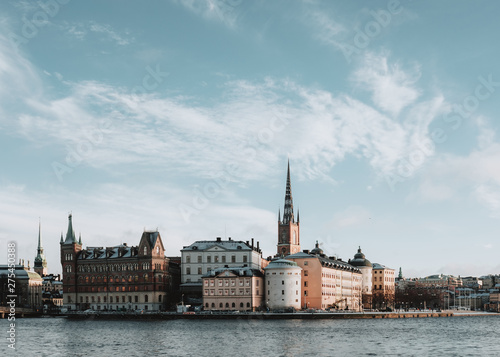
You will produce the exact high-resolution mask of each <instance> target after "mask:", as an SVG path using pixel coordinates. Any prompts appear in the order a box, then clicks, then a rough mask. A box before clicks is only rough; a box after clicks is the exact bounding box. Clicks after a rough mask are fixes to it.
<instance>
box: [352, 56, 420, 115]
mask: <svg viewBox="0 0 500 357" xmlns="http://www.w3.org/2000/svg"><path fill="white" fill-rule="evenodd" d="M363 62H364V63H363V65H362V66H361V67H360V68H359V69H358V70H357V71H355V72H354V74H353V76H352V79H353V81H354V83H355V84H356V85H357V86H358V88H360V89H366V90H368V91H370V92H371V95H372V101H373V103H374V104H375V105H376V106H377V107H378V108H380V109H381V110H383V111H385V112H388V113H389V114H390V115H392V116H395V117H396V116H398V115H399V113H400V112H401V110H403V109H404V108H405V107H407V106H408V105H410V104H411V103H413V102H414V101H415V100H416V99H417V98H418V97H419V96H420V91H419V90H417V89H416V88H415V87H414V86H415V83H416V82H417V81H418V80H419V78H420V68H419V66H417V65H415V66H414V68H411V69H410V70H403V69H402V68H401V66H400V64H398V63H393V64H390V63H389V61H388V56H385V55H376V54H374V53H372V52H367V53H366V54H365V56H364V57H363Z"/></svg>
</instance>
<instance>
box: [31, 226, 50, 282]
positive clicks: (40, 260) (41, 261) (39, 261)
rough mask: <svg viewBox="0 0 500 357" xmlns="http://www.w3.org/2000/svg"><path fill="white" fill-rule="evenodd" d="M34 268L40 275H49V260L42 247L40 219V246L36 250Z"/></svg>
mask: <svg viewBox="0 0 500 357" xmlns="http://www.w3.org/2000/svg"><path fill="white" fill-rule="evenodd" d="M33 270H34V271H35V273H37V274H38V275H40V276H42V277H43V276H44V275H47V260H45V255H44V254H43V247H42V223H41V222H40V221H38V248H37V250H36V258H35V265H34V266H33Z"/></svg>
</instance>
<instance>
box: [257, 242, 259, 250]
mask: <svg viewBox="0 0 500 357" xmlns="http://www.w3.org/2000/svg"><path fill="white" fill-rule="evenodd" d="M257 250H260V248H259V241H257Z"/></svg>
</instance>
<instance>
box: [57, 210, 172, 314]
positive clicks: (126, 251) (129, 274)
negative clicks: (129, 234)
mask: <svg viewBox="0 0 500 357" xmlns="http://www.w3.org/2000/svg"><path fill="white" fill-rule="evenodd" d="M68 220H69V222H68V230H67V233H66V239H65V240H63V236H62V235H61V264H62V271H63V283H64V285H63V292H64V306H65V307H66V308H67V309H69V310H86V309H94V310H163V309H165V308H166V306H167V304H169V303H170V301H169V298H170V295H171V293H172V290H174V289H175V287H174V286H173V285H172V280H173V279H172V277H171V271H170V261H169V259H168V258H166V257H165V255H164V252H165V248H164V246H163V241H162V239H161V236H160V233H159V232H157V231H144V232H143V234H142V237H141V239H140V241H139V245H137V246H128V245H127V244H126V243H123V244H120V245H116V246H113V247H87V249H83V248H82V240H81V236H80V238H79V240H78V241H77V240H76V236H75V232H74V230H73V223H72V215H71V214H70V215H69V219H68Z"/></svg>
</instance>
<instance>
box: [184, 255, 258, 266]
mask: <svg viewBox="0 0 500 357" xmlns="http://www.w3.org/2000/svg"><path fill="white" fill-rule="evenodd" d="M206 258H207V259H206V262H203V256H201V255H198V256H197V258H196V262H197V263H212V256H211V255H207V256H206ZM213 258H214V261H213V262H214V263H219V262H221V263H226V256H225V255H221V256H220V261H219V256H218V255H214V257H213ZM247 261H248V256H246V255H244V256H243V263H246V262H247ZM186 263H188V264H189V263H191V256H190V255H186ZM193 263H194V261H193ZM231 263H236V255H231Z"/></svg>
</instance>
